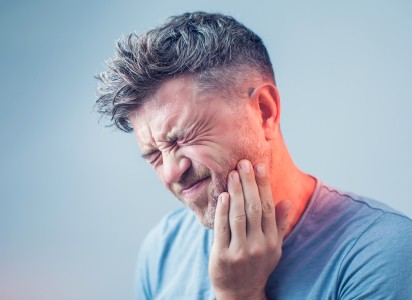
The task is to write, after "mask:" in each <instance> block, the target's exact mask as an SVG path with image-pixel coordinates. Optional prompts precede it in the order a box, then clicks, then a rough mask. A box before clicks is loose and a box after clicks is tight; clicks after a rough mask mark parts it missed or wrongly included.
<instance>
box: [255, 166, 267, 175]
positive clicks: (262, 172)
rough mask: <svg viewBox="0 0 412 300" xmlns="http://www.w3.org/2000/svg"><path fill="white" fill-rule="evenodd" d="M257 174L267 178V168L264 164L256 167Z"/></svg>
mask: <svg viewBox="0 0 412 300" xmlns="http://www.w3.org/2000/svg"><path fill="white" fill-rule="evenodd" d="M256 173H257V174H258V175H259V176H265V175H266V166H265V165H264V164H258V165H257V166H256Z"/></svg>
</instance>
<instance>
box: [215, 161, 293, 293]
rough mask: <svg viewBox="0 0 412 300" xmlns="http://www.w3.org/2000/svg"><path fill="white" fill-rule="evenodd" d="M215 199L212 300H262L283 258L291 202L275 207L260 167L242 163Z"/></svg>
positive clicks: (269, 187)
mask: <svg viewBox="0 0 412 300" xmlns="http://www.w3.org/2000/svg"><path fill="white" fill-rule="evenodd" d="M237 169H238V171H231V172H230V174H229V176H228V193H226V192H225V193H222V194H220V196H219V200H218V204H217V208H216V215H215V224H214V231H215V233H214V242H213V247H212V253H211V257H210V261H209V273H210V278H211V281H212V285H213V288H214V291H215V294H216V297H217V299H225V300H226V299H266V296H265V286H266V282H267V279H268V278H269V275H270V274H271V273H272V272H273V270H274V269H275V267H276V266H277V264H278V262H279V259H280V257H281V254H282V242H283V237H284V235H285V231H286V229H287V225H288V223H287V215H288V212H289V208H290V201H288V200H287V201H282V202H280V203H279V204H278V205H276V210H275V206H274V203H273V198H272V190H271V182H270V179H269V176H268V174H267V171H266V167H265V166H264V165H263V164H259V165H257V166H256V168H255V171H256V176H255V172H254V170H253V168H252V165H251V163H250V162H249V161H247V160H241V161H240V162H239V163H238V168H237Z"/></svg>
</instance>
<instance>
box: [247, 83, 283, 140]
mask: <svg viewBox="0 0 412 300" xmlns="http://www.w3.org/2000/svg"><path fill="white" fill-rule="evenodd" d="M253 94H254V95H253V96H254V98H255V99H254V100H255V103H256V105H257V107H256V108H257V109H258V110H259V113H260V116H261V126H262V129H263V131H264V134H265V138H266V140H268V141H269V140H273V139H274V138H275V137H276V135H278V134H279V123H280V98H279V92H278V89H277V88H276V86H275V85H273V84H265V85H262V86H260V87H258V88H256V89H255V91H254V93H253Z"/></svg>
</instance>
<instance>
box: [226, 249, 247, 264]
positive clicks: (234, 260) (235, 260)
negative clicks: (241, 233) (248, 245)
mask: <svg viewBox="0 0 412 300" xmlns="http://www.w3.org/2000/svg"><path fill="white" fill-rule="evenodd" d="M246 261H247V257H246V255H245V253H244V251H239V252H237V253H236V254H234V255H233V256H231V257H230V263H231V264H232V265H237V266H238V265H243V264H244V263H245V262H246Z"/></svg>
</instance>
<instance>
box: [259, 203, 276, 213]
mask: <svg viewBox="0 0 412 300" xmlns="http://www.w3.org/2000/svg"><path fill="white" fill-rule="evenodd" d="M274 209H275V206H274V205H273V202H272V201H264V202H263V203H262V210H263V212H265V213H272V212H273V211H274Z"/></svg>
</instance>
